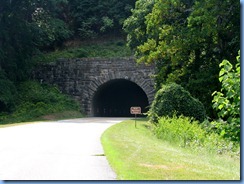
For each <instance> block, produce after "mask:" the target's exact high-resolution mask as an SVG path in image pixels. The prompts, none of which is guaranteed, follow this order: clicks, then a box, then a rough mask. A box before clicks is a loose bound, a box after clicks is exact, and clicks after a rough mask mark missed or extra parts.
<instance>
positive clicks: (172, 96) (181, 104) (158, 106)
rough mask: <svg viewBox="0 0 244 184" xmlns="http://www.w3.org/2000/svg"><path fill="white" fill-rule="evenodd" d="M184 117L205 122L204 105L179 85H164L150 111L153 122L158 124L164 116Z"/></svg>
mask: <svg viewBox="0 0 244 184" xmlns="http://www.w3.org/2000/svg"><path fill="white" fill-rule="evenodd" d="M174 114H176V115H177V116H180V115H184V116H187V117H193V118H195V119H196V120H199V121H201V122H202V121H203V120H204V119H205V116H206V111H205V109H204V106H203V104H202V103H201V102H200V101H199V100H197V99H195V98H193V97H192V96H191V95H190V93H189V92H188V91H186V90H185V89H184V88H183V87H181V86H180V85H178V84H175V83H171V84H168V85H163V86H162V88H161V89H160V90H159V91H158V92H157V93H156V96H155V99H154V101H153V103H152V106H151V108H150V110H149V118H150V121H151V122H154V123H157V122H158V119H159V118H160V117H162V116H169V117H173V115H174Z"/></svg>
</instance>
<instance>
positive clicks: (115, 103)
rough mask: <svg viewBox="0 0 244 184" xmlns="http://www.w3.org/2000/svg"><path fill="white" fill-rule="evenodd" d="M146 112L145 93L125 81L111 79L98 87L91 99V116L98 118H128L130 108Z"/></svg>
mask: <svg viewBox="0 0 244 184" xmlns="http://www.w3.org/2000/svg"><path fill="white" fill-rule="evenodd" d="M132 106H139V107H141V108H142V112H143V113H145V112H147V111H148V106H149V102H148V98H147V95H146V93H145V92H144V91H143V90H142V88H141V87H140V86H138V85H137V84H136V83H134V82H131V81H130V80H127V79H113V80H110V81H108V82H106V83H105V84H102V85H101V86H100V87H98V89H97V91H96V92H95V94H94V96H93V98H92V115H93V116H99V117H130V116H132V115H131V114H130V107H132Z"/></svg>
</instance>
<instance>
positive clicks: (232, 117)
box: [213, 52, 241, 140]
mask: <svg viewBox="0 0 244 184" xmlns="http://www.w3.org/2000/svg"><path fill="white" fill-rule="evenodd" d="M236 61H237V63H236V65H235V67H234V66H233V65H232V64H231V63H230V62H229V61H228V60H223V61H222V62H221V63H220V65H219V67H220V68H221V70H220V72H219V81H220V82H221V90H220V91H215V92H214V93H213V97H214V98H213V108H214V109H215V110H216V111H217V112H218V117H219V118H222V119H224V120H225V121H227V123H228V124H222V125H221V126H222V127H223V133H222V134H225V136H226V137H230V138H231V139H232V140H240V100H241V98H240V89H241V86H240V77H241V76H240V52H239V55H238V56H237V58H236Z"/></svg>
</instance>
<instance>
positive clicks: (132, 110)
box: [130, 107, 141, 128]
mask: <svg viewBox="0 0 244 184" xmlns="http://www.w3.org/2000/svg"><path fill="white" fill-rule="evenodd" d="M130 113H131V114H135V128H136V115H137V114H141V107H131V108H130Z"/></svg>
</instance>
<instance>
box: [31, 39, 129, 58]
mask: <svg viewBox="0 0 244 184" xmlns="http://www.w3.org/2000/svg"><path fill="white" fill-rule="evenodd" d="M131 55H132V53H131V51H130V49H129V48H128V47H126V43H125V41H124V40H122V39H114V40H113V41H102V42H97V43H89V44H82V45H81V46H77V47H75V48H68V49H63V50H56V51H54V52H49V53H46V54H40V55H37V56H35V57H34V58H33V60H35V62H37V63H38V62H55V61H56V60H57V59H58V58H84V57H101V58H112V57H128V56H131Z"/></svg>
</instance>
